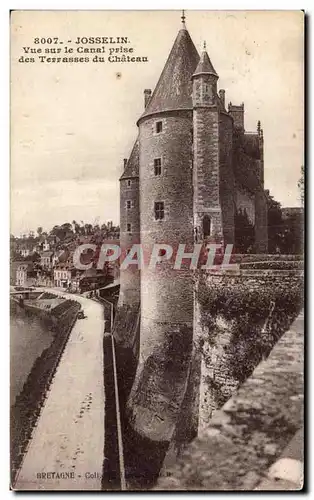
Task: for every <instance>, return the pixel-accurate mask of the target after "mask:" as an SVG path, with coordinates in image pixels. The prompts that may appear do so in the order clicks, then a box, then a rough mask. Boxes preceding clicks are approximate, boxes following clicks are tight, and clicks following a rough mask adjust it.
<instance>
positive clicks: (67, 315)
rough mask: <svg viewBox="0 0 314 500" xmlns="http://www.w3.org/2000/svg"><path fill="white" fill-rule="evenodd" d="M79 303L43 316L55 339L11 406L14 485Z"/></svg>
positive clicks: (12, 476)
mask: <svg viewBox="0 0 314 500" xmlns="http://www.w3.org/2000/svg"><path fill="white" fill-rule="evenodd" d="M80 307H81V306H80V304H79V303H78V302H76V301H74V300H67V301H64V302H63V303H62V304H61V305H60V306H58V308H56V309H55V311H54V312H53V314H52V315H51V316H50V317H48V316H47V317H42V320H43V321H44V322H45V324H46V325H47V326H48V324H49V326H50V327H51V328H52V329H53V333H54V339H53V341H52V343H51V345H50V346H49V347H48V348H47V349H45V350H44V351H43V352H42V353H41V355H40V356H39V357H38V358H37V359H36V361H35V363H34V365H33V367H32V370H31V372H30V373H29V376H28V377H27V380H26V382H25V384H24V386H23V389H22V391H21V393H20V394H19V395H18V396H17V397H16V399H15V402H14V404H13V405H12V407H11V415H10V422H11V429H10V431H11V484H12V485H14V482H15V477H16V473H17V471H18V470H19V468H20V466H21V463H22V461H23V457H24V454H25V452H26V449H27V446H28V443H29V441H30V439H31V436H32V432H33V428H34V426H36V422H37V419H38V417H39V415H40V412H41V409H42V407H43V405H44V403H45V399H46V396H47V392H48V391H49V387H50V384H51V382H52V379H53V376H54V374H55V371H56V369H57V366H58V363H59V360H60V358H61V356H62V352H63V350H64V347H65V345H66V342H67V339H68V337H69V334H70V332H71V330H72V327H73V325H74V323H75V321H76V318H77V314H78V311H79V310H80Z"/></svg>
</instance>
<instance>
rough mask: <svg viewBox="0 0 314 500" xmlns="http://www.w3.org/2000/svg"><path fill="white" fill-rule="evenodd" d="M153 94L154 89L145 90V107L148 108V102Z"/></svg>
mask: <svg viewBox="0 0 314 500" xmlns="http://www.w3.org/2000/svg"><path fill="white" fill-rule="evenodd" d="M151 95H152V89H145V90H144V107H145V108H147V104H148V103H149V100H150V97H151Z"/></svg>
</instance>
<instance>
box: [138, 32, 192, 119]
mask: <svg viewBox="0 0 314 500" xmlns="http://www.w3.org/2000/svg"><path fill="white" fill-rule="evenodd" d="M198 61H199V54H198V52H197V50H196V48H195V45H194V43H193V41H192V39H191V37H190V35H189V32H188V31H187V30H186V29H184V28H182V29H180V31H179V33H178V35H177V38H176V39H175V42H174V44H173V47H172V49H171V52H170V54H169V57H168V59H167V62H166V64H165V67H164V69H163V71H162V73H161V75H160V78H159V80H158V83H157V85H156V87H155V90H154V92H153V95H152V97H151V99H150V101H149V103H148V105H147V107H146V109H145V111H144V113H143V115H142V116H141V118H143V117H144V116H148V115H150V114H152V113H159V112H161V111H168V110H173V109H186V108H192V97H191V94H192V80H191V77H192V75H193V73H194V70H195V68H196V66H197V63H198Z"/></svg>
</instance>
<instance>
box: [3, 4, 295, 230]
mask: <svg viewBox="0 0 314 500" xmlns="http://www.w3.org/2000/svg"><path fill="white" fill-rule="evenodd" d="M180 16H181V13H180V12H178V11H133V12H129V11H120V12H115V11H111V12H110V11H108V12H106V11H100V12H99V11H98V12H97V11H94V12H91V11H81V12H75V11H74V12H63V11H56V12H54V11H51V12H44V11H38V12H14V13H13V16H12V38H11V61H12V65H11V89H12V93H11V113H12V114H11V232H12V233H13V234H16V235H18V234H20V233H21V232H25V231H28V230H30V229H33V230H36V229H37V227H38V226H43V227H44V229H47V230H49V229H51V228H52V227H53V225H55V224H61V223H63V222H66V221H69V222H72V220H73V219H75V220H77V221H81V220H83V221H84V222H95V221H96V220H97V222H100V223H102V222H105V221H108V220H113V221H114V222H116V223H118V222H119V182H118V178H119V176H120V174H121V172H122V165H123V158H124V157H128V156H129V154H130V151H131V148H132V145H133V142H134V140H135V138H136V135H137V126H136V120H137V119H138V117H139V116H140V114H141V113H142V112H143V105H144V98H143V90H144V89H145V88H152V89H153V88H154V86H155V85H156V83H157V80H158V77H159V75H160V73H161V71H162V69H163V66H164V64H165V61H166V59H167V57H168V54H169V52H170V50H171V47H172V44H173V42H174V39H175V37H176V35H177V32H178V29H180ZM186 25H187V28H188V30H189V32H190V35H191V37H192V39H193V41H194V43H195V45H196V47H197V49H198V50H199V51H200V50H201V48H202V45H203V41H204V40H206V42H207V50H208V53H209V56H210V58H211V60H212V62H213V65H214V67H215V69H216V71H217V72H218V74H219V81H218V86H219V88H224V89H226V102H227V103H228V102H229V101H232V103H234V104H240V103H241V102H244V103H245V128H246V130H248V131H253V130H256V123H257V120H261V122H262V127H263V129H264V138H265V188H267V189H269V190H270V192H271V194H272V195H273V196H274V197H275V198H276V199H277V200H278V201H280V202H281V203H282V205H283V206H299V205H300V194H299V190H298V187H297V182H298V179H299V177H300V167H301V165H302V164H303V133H304V132H303V15H302V13H301V12H296V11H295V12H262V11H261V12H256V11H255V12H236V11H231V12H227V11H221V12H211V11H188V12H186ZM78 36H80V37H83V36H87V37H89V36H94V37H95V36H113V37H117V36H124V37H125V36H127V37H128V38H129V40H130V43H129V44H128V46H129V47H134V50H135V54H134V55H136V56H147V57H148V59H149V62H148V63H124V64H123V63H109V62H106V63H98V64H97V63H87V64H45V63H39V62H36V63H18V58H19V56H20V55H22V54H23V49H22V47H23V46H32V47H40V45H34V44H33V43H32V41H33V38H34V37H39V38H41V37H45V38H47V37H59V39H60V40H64V45H66V41H67V40H70V39H71V40H72V41H74V39H76V37H78ZM68 45H69V44H68ZM51 46H53V45H50V47H51ZM71 46H72V47H73V46H74V44H71ZM116 46H118V47H119V44H116ZM41 47H42V46H41ZM59 47H60V46H59ZM110 47H113V45H111V46H110ZM108 48H109V45H106V49H108ZM86 55H88V54H86ZM104 55H106V54H104ZM107 55H108V54H107ZM90 57H93V55H92V56H90ZM117 73H120V75H121V76H120V78H117Z"/></svg>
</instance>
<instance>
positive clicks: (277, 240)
mask: <svg viewBox="0 0 314 500" xmlns="http://www.w3.org/2000/svg"><path fill="white" fill-rule="evenodd" d="M267 207H268V210H267V218H268V252H269V253H278V250H279V251H280V252H282V251H283V241H284V235H283V234H284V223H283V219H282V210H281V205H280V203H279V202H278V201H276V200H275V199H274V198H273V196H271V195H268V196H267Z"/></svg>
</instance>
